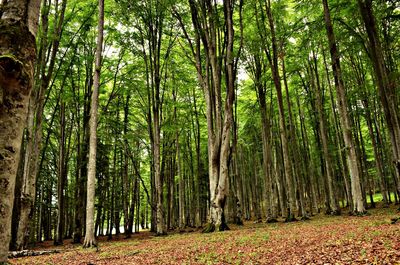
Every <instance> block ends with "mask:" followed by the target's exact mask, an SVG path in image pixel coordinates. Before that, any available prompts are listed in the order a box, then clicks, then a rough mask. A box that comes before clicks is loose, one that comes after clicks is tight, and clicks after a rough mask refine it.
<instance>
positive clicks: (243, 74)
mask: <svg viewBox="0 0 400 265" xmlns="http://www.w3.org/2000/svg"><path fill="white" fill-rule="evenodd" d="M247 79H249V75H248V74H247V73H246V71H245V70H244V68H243V67H239V70H238V81H239V83H240V82H242V81H245V80H247Z"/></svg>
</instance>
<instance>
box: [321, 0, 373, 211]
mask: <svg viewBox="0 0 400 265" xmlns="http://www.w3.org/2000/svg"><path fill="white" fill-rule="evenodd" d="M322 3H323V6H324V18H325V27H326V32H327V36H328V41H329V51H330V54H331V64H332V70H333V73H334V80H335V87H336V93H337V104H338V106H339V117H340V121H341V124H342V126H343V139H344V142H345V145H346V158H347V164H348V167H349V171H350V179H351V192H352V195H353V196H352V197H353V209H352V211H353V212H354V213H355V214H364V213H365V207H364V202H363V197H362V193H361V192H362V189H361V175H360V166H359V164H358V163H359V160H358V158H357V153H356V152H357V151H356V145H355V142H354V136H353V124H352V120H351V118H350V113H349V107H348V103H347V98H346V90H345V87H344V82H343V78H342V70H341V67H340V58H339V54H338V49H337V46H336V40H335V34H334V32H333V26H332V21H331V16H330V11H329V6H328V1H327V0H323V1H322Z"/></svg>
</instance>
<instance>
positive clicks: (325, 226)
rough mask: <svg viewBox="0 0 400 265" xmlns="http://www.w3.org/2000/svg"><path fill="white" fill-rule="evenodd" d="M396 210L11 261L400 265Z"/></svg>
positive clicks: (145, 239) (67, 248)
mask: <svg viewBox="0 0 400 265" xmlns="http://www.w3.org/2000/svg"><path fill="white" fill-rule="evenodd" d="M397 208H398V207H397V206H394V205H393V206H392V207H391V208H389V209H373V210H369V213H370V215H368V216H364V217H354V216H348V215H345V214H343V215H342V216H324V215H322V214H321V215H317V216H314V217H312V218H311V220H308V221H298V222H292V223H283V222H279V223H274V224H266V223H258V224H255V223H252V222H246V223H245V225H244V226H241V227H238V226H233V225H231V230H230V231H225V232H217V233H211V234H202V233H200V232H199V231H194V232H187V233H171V234H169V235H168V236H165V237H155V236H153V234H152V233H150V232H141V233H139V234H136V235H133V236H132V237H131V238H130V239H124V237H123V235H120V236H119V238H116V237H114V239H113V240H111V241H107V240H106V239H105V238H100V247H99V250H98V251H96V249H83V248H82V247H81V246H79V245H72V244H69V243H66V244H65V245H64V246H63V247H61V248H60V247H59V246H58V247H53V246H51V242H44V243H43V244H41V245H39V246H38V247H37V248H35V249H37V250H46V249H47V250H50V249H60V251H61V253H56V254H50V255H42V256H35V257H24V258H16V259H11V260H10V262H11V264H29V265H30V264H41V265H42V264H68V265H75V264H82V265H83V264H86V265H89V264H96V265H100V264H400V222H397V224H391V218H393V217H398V216H399V215H400V213H399V212H397V210H396V209H397Z"/></svg>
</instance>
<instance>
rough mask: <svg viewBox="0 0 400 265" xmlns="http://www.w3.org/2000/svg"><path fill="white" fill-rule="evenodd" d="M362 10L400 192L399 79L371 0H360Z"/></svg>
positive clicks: (399, 191)
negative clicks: (392, 68) (388, 61)
mask: <svg viewBox="0 0 400 265" xmlns="http://www.w3.org/2000/svg"><path fill="white" fill-rule="evenodd" d="M358 5H359V8H360V12H361V15H362V18H363V21H364V25H365V29H366V31H367V34H368V40H369V43H368V44H369V48H370V49H369V50H370V57H371V60H372V64H373V66H374V72H375V76H376V82H377V85H378V93H379V98H380V100H381V103H382V107H383V110H384V113H385V120H386V124H387V129H388V131H389V135H390V141H391V143H392V144H391V147H392V152H393V157H394V161H393V162H394V167H395V178H396V180H397V187H396V188H397V192H398V193H399V194H400V115H399V105H398V95H396V89H398V88H397V80H396V78H394V77H393V76H395V74H394V73H391V72H390V71H389V69H388V68H387V67H386V65H385V58H384V55H383V52H382V45H381V41H380V39H379V35H378V32H377V29H376V22H375V16H374V14H373V10H372V1H371V0H358Z"/></svg>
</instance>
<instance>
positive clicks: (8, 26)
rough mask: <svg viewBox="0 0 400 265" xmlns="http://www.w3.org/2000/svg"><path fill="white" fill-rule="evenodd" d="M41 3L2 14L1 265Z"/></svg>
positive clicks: (13, 6)
mask: <svg viewBox="0 0 400 265" xmlns="http://www.w3.org/2000/svg"><path fill="white" fill-rule="evenodd" d="M39 9H40V0H34V1H7V2H4V3H3V5H2V12H1V13H0V32H2V34H1V37H0V136H1V138H0V188H1V190H2V192H1V193H0V209H1V210H0V241H1V242H2V243H1V244H0V263H5V262H7V254H8V247H9V243H10V239H11V219H12V209H13V203H14V187H15V180H16V175H17V169H18V163H19V159H20V150H21V142H22V135H23V130H24V125H25V121H26V117H27V110H28V101H29V96H30V93H31V90H32V87H33V79H34V63H35V58H36V48H35V47H36V43H35V35H36V31H37V23H38V17H39Z"/></svg>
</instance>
